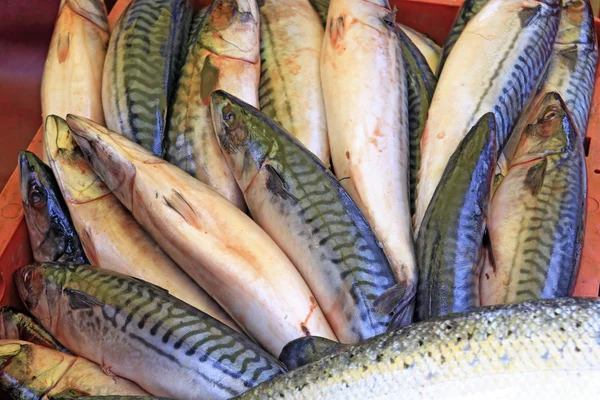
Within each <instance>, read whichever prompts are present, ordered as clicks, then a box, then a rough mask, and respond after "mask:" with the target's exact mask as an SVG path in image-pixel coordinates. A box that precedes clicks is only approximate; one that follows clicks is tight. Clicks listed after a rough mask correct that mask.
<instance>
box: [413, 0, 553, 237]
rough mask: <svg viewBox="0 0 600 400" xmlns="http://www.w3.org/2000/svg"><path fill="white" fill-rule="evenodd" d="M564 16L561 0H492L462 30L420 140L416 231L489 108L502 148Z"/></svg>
mask: <svg viewBox="0 0 600 400" xmlns="http://www.w3.org/2000/svg"><path fill="white" fill-rule="evenodd" d="M559 16H560V5H559V0H544V1H534V0H491V1H489V2H488V3H487V4H486V5H485V6H484V8H483V9H482V10H481V11H480V12H479V13H478V14H477V15H476V16H475V17H474V18H473V19H472V20H471V21H470V22H469V24H468V25H467V26H466V28H465V29H464V31H463V33H462V34H461V36H460V37H459V39H458V41H457V42H456V44H455V46H454V48H453V50H452V52H451V53H450V55H449V57H448V60H447V62H446V64H445V66H444V69H443V70H442V74H441V75H440V77H439V81H438V84H437V87H436V90H435V94H434V96H433V101H432V103H431V107H430V108H429V116H428V119H427V125H426V126H425V130H424V132H423V138H422V140H421V169H420V171H419V182H418V186H417V212H416V214H415V235H417V234H418V230H419V227H420V225H421V221H422V219H423V216H424V215H425V211H426V210H427V207H428V205H429V202H430V201H431V198H432V196H433V193H434V192H435V190H436V188H437V186H438V184H439V182H440V179H441V177H442V174H443V173H444V170H445V168H446V165H447V164H448V160H449V159H450V156H451V155H452V154H453V153H454V151H455V150H456V148H457V147H458V145H459V143H460V142H461V141H462V139H463V138H464V137H465V135H466V134H467V132H468V131H469V129H470V128H471V127H472V126H473V125H474V124H475V123H476V122H477V121H478V120H479V119H480V118H481V116H482V115H484V114H485V113H488V112H493V113H494V116H495V118H496V134H497V136H498V149H499V150H502V148H503V146H504V144H505V143H506V140H507V139H508V135H509V134H510V133H511V131H512V130H513V128H514V126H515V124H516V122H517V119H518V118H519V115H520V114H521V112H522V109H523V107H524V106H525V103H526V102H527V100H528V99H529V98H530V96H531V95H532V94H533V90H534V89H535V87H536V85H537V82H538V80H539V78H540V75H541V74H542V72H543V71H544V68H545V66H546V62H547V60H548V57H549V55H550V51H551V49H552V44H553V43H554V39H555V36H556V31H557V28H558V23H559Z"/></svg>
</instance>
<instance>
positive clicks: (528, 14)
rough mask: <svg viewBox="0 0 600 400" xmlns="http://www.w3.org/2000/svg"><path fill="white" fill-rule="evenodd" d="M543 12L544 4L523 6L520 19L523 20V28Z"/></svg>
mask: <svg viewBox="0 0 600 400" xmlns="http://www.w3.org/2000/svg"><path fill="white" fill-rule="evenodd" d="M541 12H542V6H540V5H537V6H535V7H527V8H523V9H522V10H521V11H519V19H520V20H521V28H526V27H528V26H529V25H530V24H531V23H532V22H533V21H535V20H536V19H537V17H538V16H539V15H540V13H541Z"/></svg>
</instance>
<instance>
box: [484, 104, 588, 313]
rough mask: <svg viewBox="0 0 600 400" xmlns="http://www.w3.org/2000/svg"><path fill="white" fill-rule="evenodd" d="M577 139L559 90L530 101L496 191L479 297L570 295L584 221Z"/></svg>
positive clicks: (489, 300) (488, 300)
mask: <svg viewBox="0 0 600 400" xmlns="http://www.w3.org/2000/svg"><path fill="white" fill-rule="evenodd" d="M586 192H587V175H586V166H585V152H584V149H583V139H582V138H581V137H580V136H579V134H578V132H577V128H576V125H575V123H574V119H572V118H571V116H570V114H569V112H568V107H567V105H566V104H565V102H564V101H563V99H562V98H561V97H560V95H559V94H558V93H548V94H546V95H545V96H544V97H543V98H542V100H541V101H540V102H539V103H538V104H536V105H534V113H533V114H532V117H531V119H530V120H529V124H528V125H527V126H526V128H525V131H524V132H523V134H522V135H521V141H520V143H519V145H518V147H517V151H516V154H515V156H514V158H513V159H512V161H511V164H510V166H509V169H508V172H507V174H506V176H505V177H504V179H503V180H502V183H501V184H500V185H499V187H498V189H497V190H496V192H495V193H494V197H493V199H492V203H491V206H490V208H491V211H490V217H489V219H488V231H489V235H490V242H491V251H492V255H493V258H492V259H493V261H492V262H490V263H486V265H485V267H484V271H483V273H482V274H481V277H480V288H481V304H482V305H494V304H506V303H516V302H521V301H528V300H535V299H539V298H544V299H548V298H556V297H565V296H570V295H571V294H572V292H573V287H574V286H575V279H576V277H577V272H578V270H579V260H580V257H581V250H582V247H583V233H584V228H585V204H586Z"/></svg>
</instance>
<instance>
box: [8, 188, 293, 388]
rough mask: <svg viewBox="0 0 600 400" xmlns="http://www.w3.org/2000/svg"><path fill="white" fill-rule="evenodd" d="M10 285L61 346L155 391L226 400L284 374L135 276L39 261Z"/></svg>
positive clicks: (238, 337)
mask: <svg viewBox="0 0 600 400" xmlns="http://www.w3.org/2000/svg"><path fill="white" fill-rule="evenodd" d="M192 179H193V178H192ZM15 284H16V285H17V290H18V292H19V295H20V296H21V299H22V300H23V303H24V304H25V306H26V307H27V309H28V310H29V312H30V313H31V314H32V315H34V316H35V317H36V318H37V319H38V320H39V321H40V323H41V324H42V325H43V326H44V327H45V328H46V329H47V330H48V331H50V333H52V334H53V335H54V336H55V337H56V338H57V339H58V340H59V341H60V342H61V343H63V344H64V345H65V346H66V347H67V348H69V349H70V350H72V351H73V352H74V353H75V354H77V355H80V356H82V357H85V358H87V359H89V360H91V361H94V362H96V363H99V364H101V365H102V368H103V369H105V370H107V371H110V372H111V373H114V374H117V375H119V376H122V377H124V378H127V379H130V380H132V381H133V382H136V383H137V384H138V385H140V386H141V387H142V388H144V389H145V390H147V391H148V392H149V393H151V394H153V395H155V396H166V397H173V398H177V399H179V398H185V399H225V398H229V397H232V396H235V395H237V394H241V393H242V392H244V391H245V390H247V389H249V388H251V387H253V386H255V385H257V384H259V383H261V382H263V381H266V380H268V379H270V378H272V377H274V376H276V375H278V374H280V373H282V372H283V371H284V368H283V367H282V366H281V365H280V364H279V362H278V361H277V360H276V359H275V358H274V357H272V356H271V355H269V354H268V353H267V352H266V351H264V350H263V349H261V348H260V346H258V345H257V344H256V343H254V342H252V341H251V340H250V339H248V338H247V337H246V336H245V335H243V334H241V333H238V332H236V331H234V330H233V329H231V328H229V327H227V326H226V325H224V324H222V323H221V322H219V321H217V320H216V319H214V318H212V317H211V316H210V315H208V314H205V313H203V312H202V311H200V310H198V309H195V308H194V307H192V306H190V305H189V304H187V303H184V302H182V301H181V300H179V299H177V298H176V297H173V296H171V295H169V294H168V292H167V291H165V290H164V289H162V288H160V287H157V286H155V285H152V284H150V283H148V282H144V281H142V280H140V279H136V278H132V277H129V276H126V275H122V274H119V273H116V272H113V271H109V270H104V269H100V268H95V267H92V266H89V265H62V264H57V263H38V264H31V265H29V266H25V267H22V268H21V269H19V270H18V271H17V272H16V273H15ZM140 366H142V367H141V368H140ZM123 394H124V393H123Z"/></svg>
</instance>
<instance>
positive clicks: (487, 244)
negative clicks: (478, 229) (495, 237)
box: [483, 228, 496, 272]
mask: <svg viewBox="0 0 600 400" xmlns="http://www.w3.org/2000/svg"><path fill="white" fill-rule="evenodd" d="M483 247H484V248H485V249H486V250H487V253H488V256H487V257H488V259H489V261H490V265H491V266H492V269H493V270H494V272H496V261H495V260H494V252H493V249H492V238H491V237H490V231H489V230H488V228H485V232H484V233H483Z"/></svg>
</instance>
